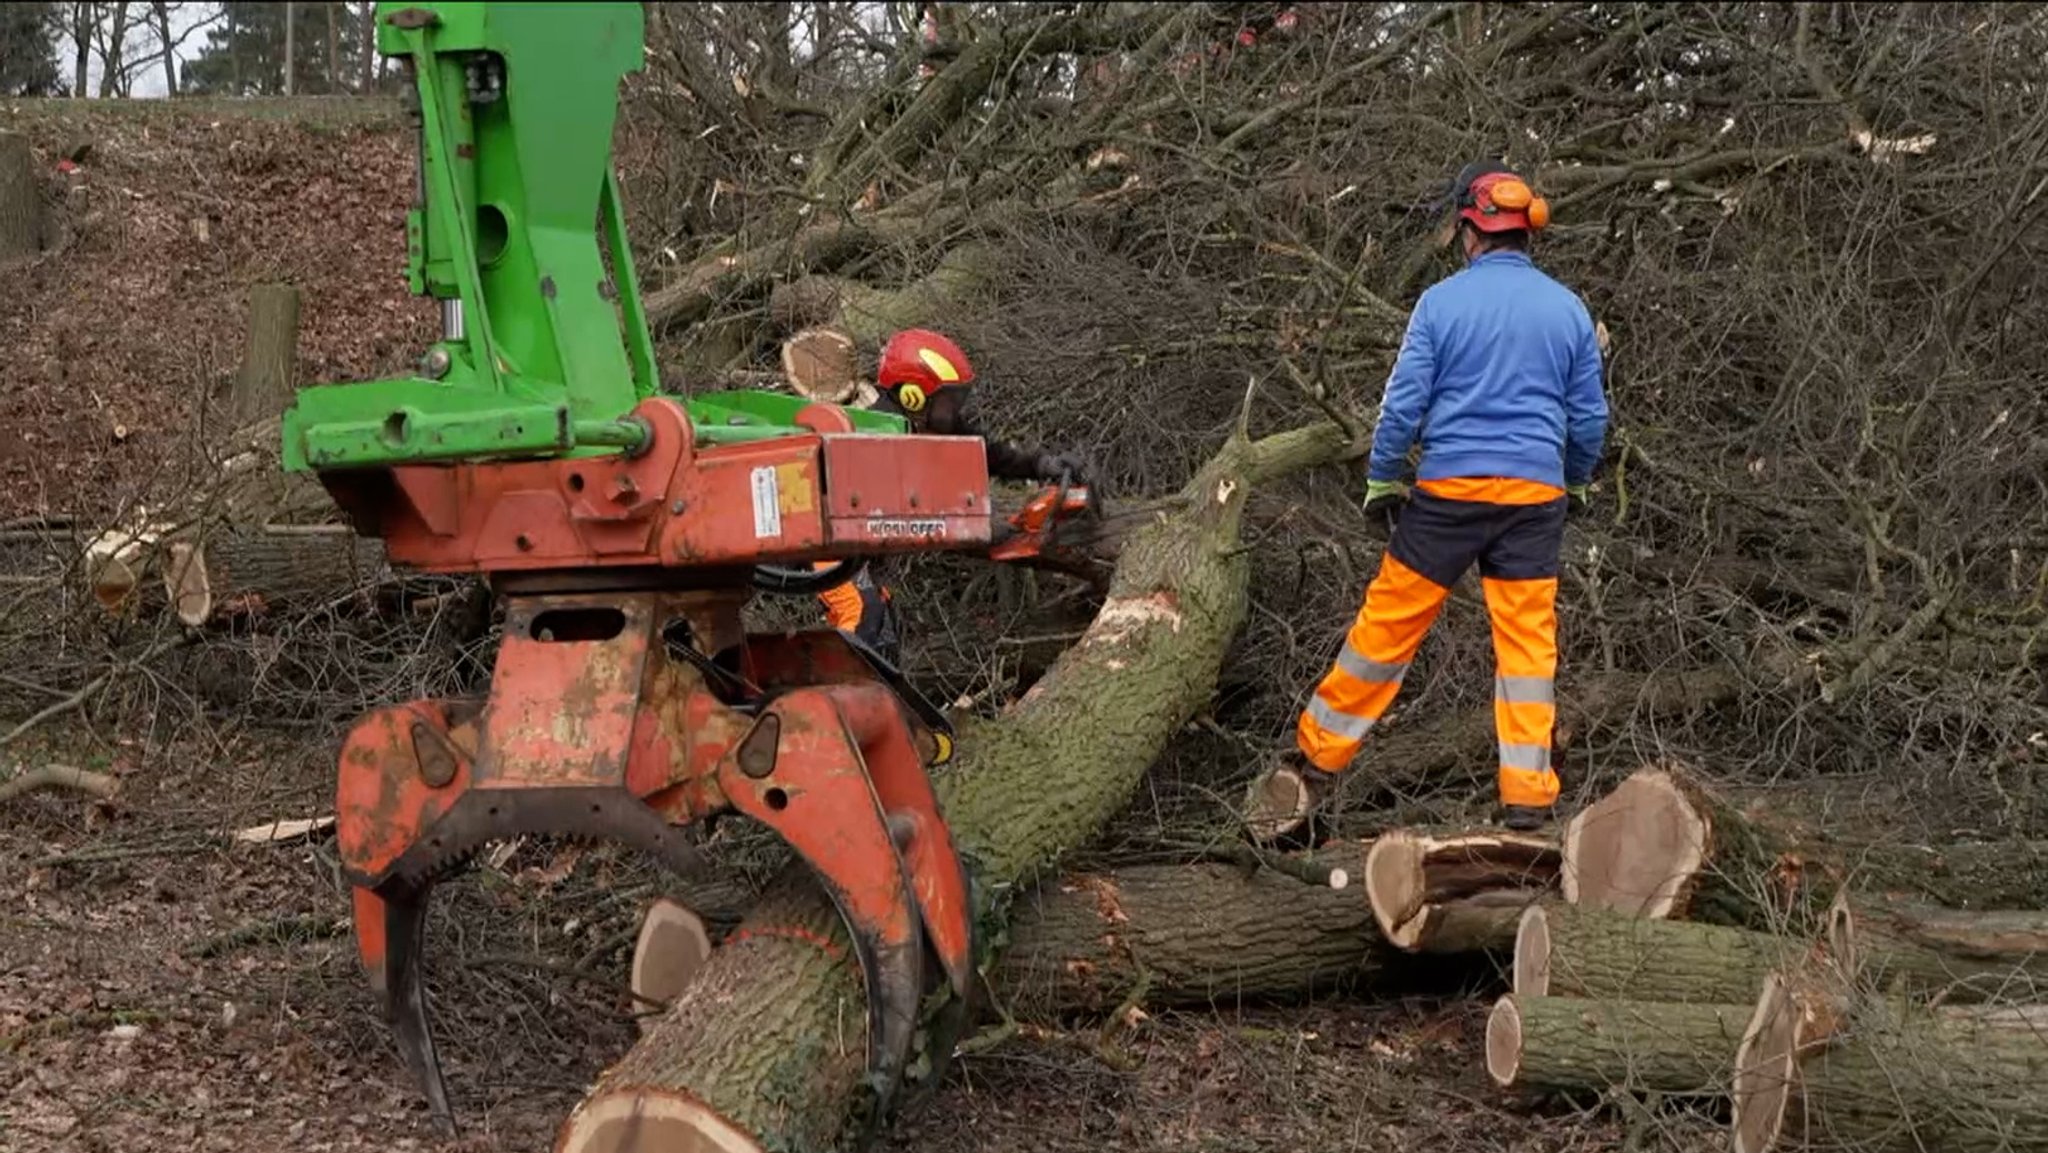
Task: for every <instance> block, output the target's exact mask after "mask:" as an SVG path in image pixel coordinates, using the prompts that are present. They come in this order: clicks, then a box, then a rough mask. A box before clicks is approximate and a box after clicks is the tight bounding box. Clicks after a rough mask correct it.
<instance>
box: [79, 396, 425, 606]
mask: <svg viewBox="0 0 2048 1153" xmlns="http://www.w3.org/2000/svg"><path fill="white" fill-rule="evenodd" d="M280 435H281V434H280V433H279V431H278V421H277V419H276V418H275V417H272V418H271V419H268V420H264V421H260V422H258V423H255V424H250V425H247V426H245V427H243V428H241V429H239V430H237V431H236V432H235V433H234V434H233V435H232V436H230V437H228V438H227V441H226V442H225V443H224V444H223V445H222V446H221V447H220V449H219V463H218V465H217V467H216V469H215V471H214V472H213V474H212V475H211V476H209V477H208V478H206V480H205V481H203V482H202V483H200V484H197V485H195V486H194V487H193V488H192V489H191V490H190V491H188V492H186V493H184V494H182V496H181V498H180V499H178V500H177V501H175V502H173V503H172V504H171V505H170V506H169V507H165V508H159V509H138V510H136V513H135V515H134V516H133V517H132V518H131V520H130V523H129V524H127V525H125V526H122V527H119V528H109V529H107V530H106V531H104V532H102V533H100V534H99V536H98V537H97V538H96V539H94V540H93V541H92V542H91V543H90V544H89V545H88V546H87V549H86V556H85V563H84V565H83V572H84V575H85V580H86V585H87V587H88V588H89V589H90V590H91V592H92V595H93V598H94V599H95V600H97V601H98V602H99V603H100V605H101V606H102V607H104V608H105V609H107V610H108V611H109V612H116V613H138V612H139V613H148V612H157V611H162V610H163V609H165V608H167V607H168V608H175V609H177V610H178V613H179V616H180V618H181V619H182V620H184V622H185V623H186V624H203V623H205V622H206V620H208V619H210V617H211V616H212V615H213V613H214V612H215V611H216V610H219V609H223V608H237V607H241V606H245V605H256V604H258V603H272V604H275V605H277V606H279V607H283V606H287V605H291V604H297V603H312V604H316V605H320V604H329V603H332V602H333V601H335V600H336V599H338V598H341V597H345V596H347V595H348V594H349V593H351V592H352V591H359V590H360V589H361V588H363V587H365V586H366V585H367V584H372V583H379V582H382V581H385V580H388V579H391V578H390V574H389V573H388V572H387V570H386V569H385V567H384V551H383V544H382V542H381V541H376V540H368V539H363V540H358V539H355V538H354V537H353V536H352V535H351V534H350V533H349V531H348V529H347V528H346V527H345V526H343V525H341V524H339V523H337V522H338V521H339V520H340V516H341V513H340V510H339V509H337V508H336V507H335V505H334V501H333V499H332V498H330V497H329V496H328V495H327V491H326V489H324V488H322V487H321V485H320V482H319V481H318V480H317V479H316V478H315V477H313V476H312V475H311V474H310V473H287V472H285V471H284V470H283V469H281V468H279V467H278V463H277V458H278V447H279V444H280V440H279V437H280ZM159 592H161V593H163V594H164V595H163V597H162V598H161V599H160V598H159V597H158V593H159ZM181 601H182V602H183V603H182V604H181V603H180V602H181Z"/></svg>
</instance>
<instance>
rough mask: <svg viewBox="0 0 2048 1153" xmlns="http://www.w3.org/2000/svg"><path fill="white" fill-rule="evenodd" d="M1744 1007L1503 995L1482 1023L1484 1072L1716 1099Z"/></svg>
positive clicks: (1523, 1080)
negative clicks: (1484, 1058) (1484, 1056)
mask: <svg viewBox="0 0 2048 1153" xmlns="http://www.w3.org/2000/svg"><path fill="white" fill-rule="evenodd" d="M1750 1010H1751V1006H1749V1005H1745V1004H1729V1005H1715V1004H1694V1005H1675V1004H1660V1003H1656V1002H1650V1001H1611V1000H1602V1001H1582V1000H1578V999H1577V998H1572V997H1531V996H1526V995H1524V994H1521V993H1510V994H1509V995H1507V996H1505V997H1502V998H1501V999H1500V1000H1499V1001H1497V1002H1495V1003H1494V1006H1493V1012H1492V1013H1491V1014H1490V1015H1489V1016H1488V1017H1487V1019H1486V1073H1487V1076H1489V1077H1491V1078H1493V1083H1494V1084H1496V1085H1500V1086H1502V1087H1504V1088H1508V1087H1512V1088H1530V1089H1589V1090H1593V1091H1595V1092H1605V1091H1607V1090H1608V1089H1609V1088H1613V1087H1622V1088H1628V1089H1633V1090H1639V1091H1640V1090H1649V1091H1652V1092H1659V1093H1683V1094H1689V1095H1692V1094H1697V1095H1702V1096H1723V1095H1725V1094H1726V1093H1727V1092H1728V1072H1729V1067H1730V1065H1731V1063H1732V1062H1733V1060H1734V1057H1735V1050H1736V1047H1737V1046H1738V1045H1740V1044H1741V1043H1742V1028H1743V1025H1744V1023H1745V1022H1747V1021H1748V1020H1749V1015H1750Z"/></svg>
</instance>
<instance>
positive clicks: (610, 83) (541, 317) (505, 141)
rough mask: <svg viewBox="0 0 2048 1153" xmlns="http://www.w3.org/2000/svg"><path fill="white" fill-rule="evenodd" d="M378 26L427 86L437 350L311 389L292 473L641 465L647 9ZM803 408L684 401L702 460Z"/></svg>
mask: <svg viewBox="0 0 2048 1153" xmlns="http://www.w3.org/2000/svg"><path fill="white" fill-rule="evenodd" d="M376 21H377V25H376V27H377V47H378V50H379V51H380V52H382V53H383V54H385V55H387V56H393V57H398V58H400V59H401V60H402V61H403V62H404V67H405V69H406V71H407V73H408V74H409V76H410V79H411V81H412V85H413V87H412V90H411V99H409V101H408V103H409V105H410V106H411V111H412V113H413V116H414V119H415V122H416V127H417V130H418V132H417V138H418V148H419V156H418V160H419V164H418V180H417V182H416V185H415V188H414V202H413V206H412V209H411V210H410V211H409V212H408V213H407V214H406V250H407V257H406V271H407V275H408V279H409V281H410V284H411V288H412V291H413V292H414V293H415V294H417V295H423V296H431V297H433V298H434V299H435V300H437V301H439V302H440V304H441V319H442V338H441V339H440V340H439V341H437V342H436V343H435V344H434V345H433V346H432V347H431V348H430V349H429V350H428V351H427V353H426V355H425V356H424V357H422V358H421V361H420V364H419V369H418V371H417V373H416V374H415V375H412V376H405V377H398V378H393V379H387V380H374V381H366V382H359V383H348V384H323V385H318V386H315V387H311V388H307V389H303V390H301V391H300V392H299V394H298V396H297V399H296V402H295V403H294V405H293V406H292V408H291V409H290V411H288V412H287V413H286V414H285V418H284V453H283V456H284V466H285V468H286V469H288V470H291V471H305V470H316V471H328V470H343V469H357V468H375V467H388V466H392V465H404V464H422V463H427V462H433V461H456V460H486V459H504V458H519V457H559V456H586V455H593V454H598V453H616V452H619V451H621V450H624V451H627V452H632V451H636V450H637V449H639V448H640V447H641V446H642V444H643V442H644V440H645V437H646V435H647V431H646V429H645V428H643V427H642V426H641V425H640V424H639V423H638V422H637V421H636V420H634V419H633V418H631V417H630V415H629V414H630V413H631V412H632V409H633V407H634V406H635V405H636V404H637V403H639V402H640V401H641V400H642V399H644V398H646V397H649V396H652V395H654V394H656V393H657V392H659V391H660V379H659V375H658V372H657V370H656V367H655V361H654V344H653V339H652V336H651V334H650V332H649V329H648V324H647V315H646V311H645V309H644V307H643V306H642V303H641V300H640V290H639V284H638V281H637V279H636V278H635V276H634V272H633V256H632V251H631V248H630V247H629V245H628V244H627V239H626V223H625V211H624V207H623V205H622V203H621V200H620V197H619V182H618V178H617V176H616V175H615V173H614V172H613V170H612V164H611V145H612V126H613V122H614V120H615V119H616V116H617V112H618V90H619V83H620V81H621V80H622V79H623V78H624V77H625V76H626V75H627V74H629V73H631V72H634V71H636V70H637V69H638V68H639V67H640V65H641V55H642V41H643V36H642V16H641V9H640V5H638V4H634V3H580V4H489V3H446V2H442V3H434V2H411V3H404V2H400V3H392V2H388V0H387V2H384V3H379V4H378V5H377V11H376ZM508 77H512V78H515V82H513V83H509V84H508V83H507V78H508ZM803 403H804V402H802V401H799V400H797V399H796V398H793V397H785V396H779V395H776V394H773V393H765V392H723V393H714V394H709V395H705V396H701V397H696V398H691V399H689V400H688V401H687V402H686V404H687V407H688V409H689V412H690V416H691V419H692V423H693V424H694V425H695V426H696V433H697V435H698V436H699V438H700V439H701V440H703V441H704V442H706V443H718V442H722V441H733V440H746V439H759V438H764V437H772V436H779V435H783V434H785V433H788V432H792V431H795V430H794V428H793V422H794V416H795V413H796V410H797V409H799V408H801V407H802V406H803ZM849 416H851V417H852V419H853V422H854V425H855V427H856V429H857V430H858V431H861V432H866V433H900V432H903V431H905V427H904V424H903V422H902V421H901V420H899V419H897V418H894V417H891V416H886V415H883V414H878V413H866V412H850V413H849Z"/></svg>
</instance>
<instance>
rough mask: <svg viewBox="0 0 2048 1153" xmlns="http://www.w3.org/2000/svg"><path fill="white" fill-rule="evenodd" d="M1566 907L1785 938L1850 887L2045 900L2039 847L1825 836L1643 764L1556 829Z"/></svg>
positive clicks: (1819, 920) (2012, 901)
mask: <svg viewBox="0 0 2048 1153" xmlns="http://www.w3.org/2000/svg"><path fill="white" fill-rule="evenodd" d="M1563 852H1564V865H1563V878H1562V880H1563V888H1564V895H1565V900H1567V901H1568V902H1571V903H1572V904H1576V905H1581V906H1587V907H1593V908H1602V909H1609V910H1612V911H1615V912H1622V913H1628V914H1631V915H1635V916H1643V917H1653V918H1673V919H1689V920H1695V921H1707V922H1711V923H1714V924H1721V925H1732V926H1737V927H1742V928H1751V929H1757V930H1764V931H1780V930H1782V931H1787V932H1790V933H1792V934H1793V935H1795V936H1797V935H1807V934H1809V933H1816V932H1818V931H1819V930H1820V929H1821V928H1822V927H1823V926H1824V924H1825V922H1826V918H1827V914H1828V909H1829V907H1830V903H1831V902H1832V901H1833V900H1834V898H1835V896H1836V895H1837V894H1838V893H1841V892H1844V891H1846V890H1847V888H1848V887H1849V886H1850V885H1852V884H1853V885H1855V886H1856V887H1857V888H1858V889H1859V890H1874V891H1886V892H1905V893H1913V894H1918V895H1920V896H1921V897H1924V898H1926V899H1930V900H1934V901H1937V902H1941V903H1945V904H1952V905H1970V906H1976V907H1999V906H2016V907H2022V908H2027V907H2039V906H2042V905H2044V904H2048V844H2043V843H2041V842H2034V841H2015V842H2004V843H2001V842H1963V843H1957V844H1950V845H1931V846H1930V845H1915V844H1909V843H1904V842H1901V841H1899V840H1897V839H1896V838H1893V839H1887V840H1884V841H1881V842H1878V841H1851V842H1838V841H1830V840H1828V839H1826V838H1825V837H1823V836H1821V835H1819V834H1818V833H1816V832H1813V831H1809V830H1804V829H1800V828H1798V827H1796V826H1795V825H1793V824H1792V823H1791V822H1789V821H1786V820H1783V819H1771V818H1767V817H1765V816H1762V815H1760V814H1755V813H1753V812H1750V811H1743V810H1738V809H1737V808H1736V807H1735V806H1733V805H1731V804H1728V803H1727V802H1725V801H1723V800H1721V799H1719V798H1717V797H1715V796H1714V795H1713V794H1712V793H1711V792H1710V791H1708V790H1707V789H1705V788H1703V787H1701V786H1700V785H1699V784H1698V783H1697V782H1696V781H1694V780H1693V779H1691V777H1690V776H1689V775H1688V774H1687V773H1686V772H1685V771H1684V770H1682V769H1678V768H1675V767H1651V768H1646V769H1643V770H1641V771H1640V772H1637V773H1635V774H1634V775H1632V776H1630V777H1629V778H1628V779H1627V780H1625V781H1623V782H1622V783H1621V784H1620V785H1618V786H1616V788H1615V789H1614V791H1613V792H1611V793H1609V794H1607V795H1606V796H1605V797H1602V798H1601V799H1600V800H1598V801H1596V802H1594V803H1593V804H1591V805H1589V806H1587V807H1586V808H1585V809H1583V810H1581V811H1580V812H1579V813H1578V814H1577V815H1576V816H1574V817H1573V818H1572V819H1571V821H1570V822H1569V823H1567V825H1566V826H1565V833H1564V845H1563Z"/></svg>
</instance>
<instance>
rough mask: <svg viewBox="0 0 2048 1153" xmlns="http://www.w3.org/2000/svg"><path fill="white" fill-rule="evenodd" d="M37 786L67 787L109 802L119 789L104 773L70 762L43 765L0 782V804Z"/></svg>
mask: <svg viewBox="0 0 2048 1153" xmlns="http://www.w3.org/2000/svg"><path fill="white" fill-rule="evenodd" d="M38 789H71V790H73V791H75V792H80V793H88V794H90V795H92V796H94V797H97V798H99V799H100V800H102V801H111V800H113V799H114V797H115V795H116V794H118V793H119V792H120V791H121V782H120V781H118V780H116V779H115V778H113V777H110V776H108V775H106V774H105V773H94V772H88V771H86V770H85V769H75V768H72V767H71V766H70V765H44V766H43V767H42V768H40V769H30V770H29V771H27V772H25V773H20V774H18V775H16V776H14V777H11V778H9V779H8V780H5V781H0V805H4V804H6V803H7V802H9V801H11V800H13V799H14V798H16V797H22V796H27V795H28V794H30V793H33V792H35V791H36V790H38Z"/></svg>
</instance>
